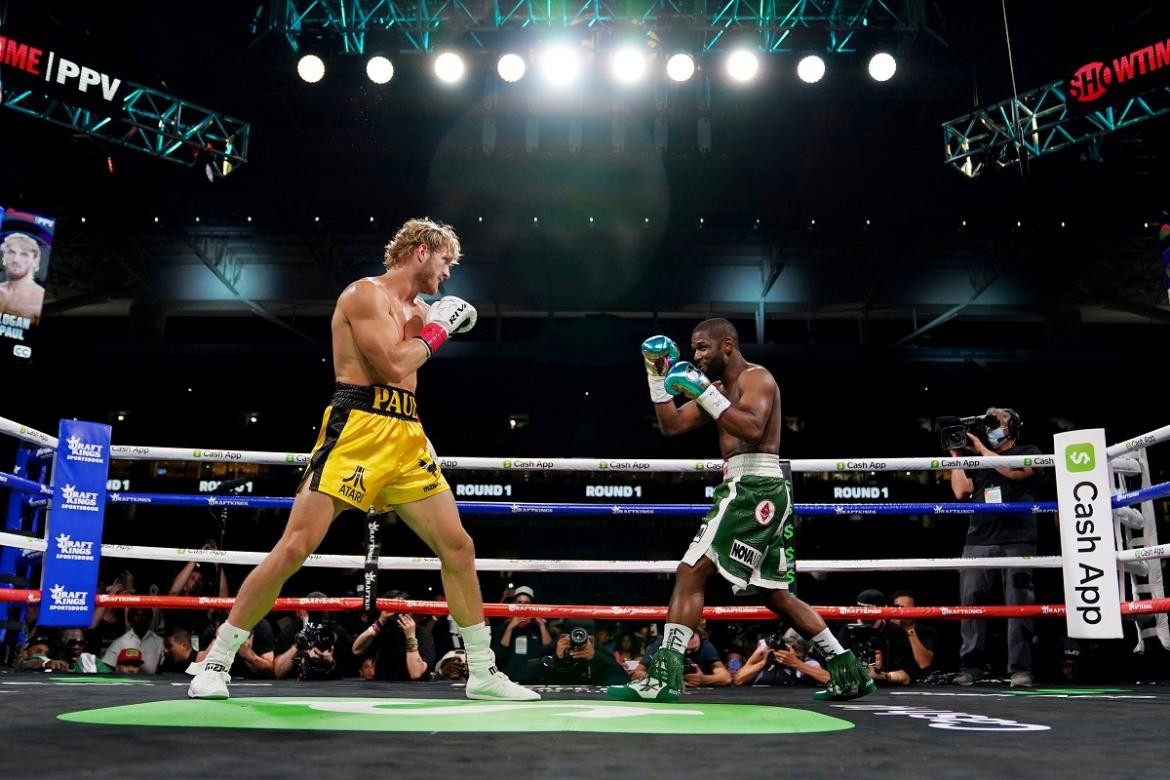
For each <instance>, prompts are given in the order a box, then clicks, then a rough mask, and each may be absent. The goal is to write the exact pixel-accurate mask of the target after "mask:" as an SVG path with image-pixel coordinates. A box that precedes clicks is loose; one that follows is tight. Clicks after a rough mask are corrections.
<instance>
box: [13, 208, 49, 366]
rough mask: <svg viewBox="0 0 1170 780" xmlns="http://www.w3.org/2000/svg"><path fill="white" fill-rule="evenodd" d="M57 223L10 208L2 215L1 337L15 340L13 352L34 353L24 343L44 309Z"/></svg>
mask: <svg viewBox="0 0 1170 780" xmlns="http://www.w3.org/2000/svg"><path fill="white" fill-rule="evenodd" d="M55 224H56V223H55V220H53V219H50V218H49V217H42V216H40V215H38V214H31V213H28V212H23V211H18V210H16V209H11V208H10V209H3V210H2V216H0V260H2V263H3V265H2V268H0V339H3V340H5V341H11V342H13V354H17V355H18V356H21V357H29V356H31V348H30V347H29V346H28V344H27V343H25V342H27V341H28V340H29V336H30V331H31V330H32V329H33V328H35V327H36V325H37V323H38V322H39V321H40V319H41V312H42V310H43V308H44V303H45V280H46V278H47V277H48V275H49V253H50V251H51V250H52V247H53V229H54V226H55ZM5 351H7V350H5Z"/></svg>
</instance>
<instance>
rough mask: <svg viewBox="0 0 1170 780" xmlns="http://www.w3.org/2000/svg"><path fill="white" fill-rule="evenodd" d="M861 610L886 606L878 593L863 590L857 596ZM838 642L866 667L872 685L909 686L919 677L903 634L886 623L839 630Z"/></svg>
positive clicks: (851, 626)
mask: <svg viewBox="0 0 1170 780" xmlns="http://www.w3.org/2000/svg"><path fill="white" fill-rule="evenodd" d="M857 605H858V606H861V607H885V606H888V605H889V602H887V601H886V595H885V594H884V593H882V592H881V591H880V590H873V589H869V590H863V591H861V593H859V594H857ZM837 639H838V640H839V641H840V642H841V644H842V645H843V646H844V647H845V649H846V650H852V651H853V654H854V655H855V656H857V658H858V659H859V660H860V661H861V662H862V663H863V664H865V665H866V666H868V667H869V676H870V678H871V679H873V680H874V681H875V682H877V683H879V684H881V683H892V684H894V685H909V684H910V683H911V681H913V680H914V678H915V677H917V676H918V664H917V663H915V661H914V653H913V651H912V650H911V649H910V641H909V639H907V637H906V632H905V631H903V630H902V629H901V627H899V626H895V625H894V624H893V623H891V622H890V621H888V620H885V619H878V620H872V621H864V620H859V621H857V622H856V623H850V624H849V625H847V626H845V628H843V629H841V632H840V633H839V634H838V635H837Z"/></svg>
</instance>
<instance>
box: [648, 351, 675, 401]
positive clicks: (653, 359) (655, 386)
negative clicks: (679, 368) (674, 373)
mask: <svg viewBox="0 0 1170 780" xmlns="http://www.w3.org/2000/svg"><path fill="white" fill-rule="evenodd" d="M642 360H643V361H644V362H645V363H646V381H647V382H648V383H649V385H650V400H651V401H653V402H654V403H656V404H664V403H669V402H670V400H671V395H670V393H668V392H666V390H664V389H663V386H662V384H663V381H664V379H665V377H666V372H667V371H669V370H670V367H671V366H673V365H674V364H675V362H676V361H677V360H678V344H675V343H674V340H673V339H670V338H667V337H666V336H651V337H650V338H648V339H646V340H645V341H643V342H642Z"/></svg>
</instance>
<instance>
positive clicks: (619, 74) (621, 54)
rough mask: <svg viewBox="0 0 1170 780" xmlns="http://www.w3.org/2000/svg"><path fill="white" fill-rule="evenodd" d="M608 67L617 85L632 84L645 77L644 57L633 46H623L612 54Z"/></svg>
mask: <svg viewBox="0 0 1170 780" xmlns="http://www.w3.org/2000/svg"><path fill="white" fill-rule="evenodd" d="M609 67H610V71H611V72H612V73H613V77H614V79H616V80H617V81H618V82H619V83H621V84H633V83H634V82H636V81H640V80H641V78H642V76H644V75H646V55H645V54H644V53H642V52H641V51H639V50H638V49H637V48H635V47H633V46H624V47H622V48H620V49H618V50H617V51H616V52H614V55H613V57H612V58H610V61H609Z"/></svg>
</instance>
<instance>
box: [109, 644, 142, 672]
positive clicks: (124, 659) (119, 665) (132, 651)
mask: <svg viewBox="0 0 1170 780" xmlns="http://www.w3.org/2000/svg"><path fill="white" fill-rule="evenodd" d="M145 663H146V659H145V658H143V655H142V651H141V650H139V649H138V648H137V647H124V648H122V649H121V650H119V651H118V657H117V659H116V663H115V664H114V672H115V673H116V674H141V673H142V667H143V666H144V665H145Z"/></svg>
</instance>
